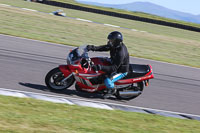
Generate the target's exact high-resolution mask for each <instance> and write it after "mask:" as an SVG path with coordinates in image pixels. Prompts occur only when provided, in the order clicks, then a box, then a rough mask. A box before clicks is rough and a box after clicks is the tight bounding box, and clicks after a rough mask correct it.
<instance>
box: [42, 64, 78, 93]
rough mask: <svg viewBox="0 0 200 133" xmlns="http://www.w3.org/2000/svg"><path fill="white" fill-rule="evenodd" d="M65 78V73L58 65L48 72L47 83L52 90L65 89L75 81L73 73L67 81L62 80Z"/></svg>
mask: <svg viewBox="0 0 200 133" xmlns="http://www.w3.org/2000/svg"><path fill="white" fill-rule="evenodd" d="M65 78H66V77H65V76H64V74H63V73H62V72H61V71H60V69H59V68H58V67H57V68H54V69H52V70H51V71H50V72H48V73H47V75H46V77H45V83H46V85H47V87H48V88H49V89H50V90H51V91H56V92H58V91H63V90H65V89H67V88H69V87H70V86H71V85H72V84H73V83H74V81H75V79H74V77H73V75H71V76H70V77H69V78H68V79H67V80H66V81H65V82H61V81H62V80H63V79H65Z"/></svg>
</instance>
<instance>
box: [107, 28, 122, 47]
mask: <svg viewBox="0 0 200 133" xmlns="http://www.w3.org/2000/svg"><path fill="white" fill-rule="evenodd" d="M108 39H109V40H113V46H115V47H116V46H118V45H119V44H120V43H121V42H123V36H122V34H121V33H120V32H118V31H113V32H111V33H110V34H109V35H108Z"/></svg>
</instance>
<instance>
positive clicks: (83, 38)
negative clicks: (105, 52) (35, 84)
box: [0, 0, 200, 67]
mask: <svg viewBox="0 0 200 133" xmlns="http://www.w3.org/2000/svg"><path fill="white" fill-rule="evenodd" d="M0 3H3V4H9V5H13V6H17V7H26V8H30V9H36V10H39V11H43V12H48V13H50V12H52V11H55V10H57V9H60V8H57V7H53V6H48V5H43V4H38V3H33V2H25V1H22V0H9V1H8V0H0ZM63 10H64V12H66V13H67V16H70V17H76V18H82V19H88V20H92V21H95V22H101V23H108V24H113V25H118V26H121V27H126V28H130V29H137V30H141V31H147V33H142V32H134V31H131V30H127V29H119V28H113V27H107V26H104V25H100V24H94V23H87V22H82V21H77V20H74V19H69V18H64V17H58V16H53V15H49V14H43V13H38V12H30V11H24V10H22V9H18V8H12V7H3V6H1V8H0V18H1V19H0V29H1V30H0V33H2V34H9V35H14V36H20V37H26V38H32V39H37V40H43V41H49V42H55V43H61V44H66V45H74V46H79V45H82V44H94V45H102V44H106V41H107V39H106V38H107V35H108V33H110V32H111V31H114V30H119V31H120V32H122V33H123V35H124V42H125V44H126V45H127V47H128V50H129V53H130V55H132V56H136V57H142V58H148V59H153V60H160V61H165V62H170V63H176V64H183V65H188V66H194V67H200V62H199V60H200V49H199V48H200V34H199V33H197V32H192V31H187V30H181V29H176V28H171V27H165V26H159V25H154V24H149V23H143V22H138V21H132V20H126V19H121V18H116V17H110V16H105V15H99V14H94V13H88V12H82V11H77V10H70V9H63Z"/></svg>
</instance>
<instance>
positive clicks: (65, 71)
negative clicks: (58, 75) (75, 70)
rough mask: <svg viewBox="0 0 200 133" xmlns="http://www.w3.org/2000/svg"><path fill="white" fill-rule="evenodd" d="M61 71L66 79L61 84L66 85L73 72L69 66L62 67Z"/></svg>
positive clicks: (60, 67)
mask: <svg viewBox="0 0 200 133" xmlns="http://www.w3.org/2000/svg"><path fill="white" fill-rule="evenodd" d="M59 69H60V71H61V72H62V73H63V74H64V76H65V78H64V79H63V80H62V81H61V84H65V81H66V80H67V79H68V78H70V77H71V76H72V72H71V71H70V69H69V66H68V65H60V66H59Z"/></svg>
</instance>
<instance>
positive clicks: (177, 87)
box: [0, 35, 200, 115]
mask: <svg viewBox="0 0 200 133" xmlns="http://www.w3.org/2000/svg"><path fill="white" fill-rule="evenodd" d="M105 41H106V40H105ZM104 43H106V42H104ZM73 48H74V47H71V46H65V45H60V44H53V43H47V42H41V41H35V40H30V39H24V38H18V37H12V36H6V35H0V88H7V89H13V90H21V91H30V92H37V93H43V94H51V95H60V96H65V97H73V98H80V99H89V100H92V101H103V102H109V103H117V104H122V105H131V106H139V107H145V108H153V109H159V110H166V111H173V112H180V113H188V114H194V115H200V69H199V68H192V67H187V66H181V65H174V64H169V63H163V62H158V61H152V60H146V59H139V58H134V57H131V58H130V59H131V63H136V64H151V65H152V67H153V71H154V75H155V78H154V79H152V80H150V85H149V86H148V87H146V88H144V91H143V93H142V95H140V96H139V97H138V98H136V99H133V100H130V101H119V100H116V99H114V98H111V99H106V100H105V99H103V98H102V97H101V96H100V95H97V94H88V93H83V92H82V93H80V92H76V91H75V90H74V86H72V87H70V88H69V90H66V91H64V92H62V93H54V92H50V91H48V89H47V87H46V86H45V83H44V78H45V76H46V74H47V73H48V71H50V70H51V69H52V68H55V67H57V66H58V65H60V64H66V59H65V58H66V56H67V54H68V53H69V51H70V50H71V49H73ZM141 54H142V53H141ZM90 56H91V57H94V56H109V54H108V53H101V52H90Z"/></svg>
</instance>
